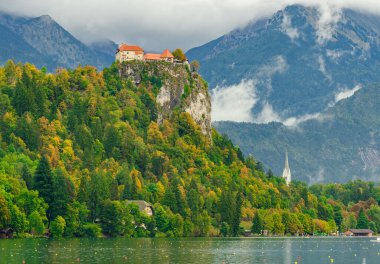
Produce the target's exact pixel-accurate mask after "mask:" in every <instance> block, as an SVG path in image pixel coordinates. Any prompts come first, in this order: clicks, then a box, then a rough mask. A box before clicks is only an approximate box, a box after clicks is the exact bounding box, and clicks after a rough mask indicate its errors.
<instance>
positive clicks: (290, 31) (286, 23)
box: [282, 14, 299, 42]
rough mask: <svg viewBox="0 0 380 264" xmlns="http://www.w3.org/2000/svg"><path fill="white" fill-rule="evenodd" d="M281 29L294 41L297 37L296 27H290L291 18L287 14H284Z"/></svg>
mask: <svg viewBox="0 0 380 264" xmlns="http://www.w3.org/2000/svg"><path fill="white" fill-rule="evenodd" d="M282 31H283V32H284V33H285V34H286V35H288V37H289V38H290V39H291V40H292V42H294V41H295V40H296V39H298V37H299V32H298V29H297V28H293V27H292V20H291V17H289V16H288V15H287V14H284V19H283V21H282Z"/></svg>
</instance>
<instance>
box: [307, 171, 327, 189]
mask: <svg viewBox="0 0 380 264" xmlns="http://www.w3.org/2000/svg"><path fill="white" fill-rule="evenodd" d="M307 177H308V178H309V185H313V184H317V183H323V182H325V169H324V168H322V167H320V168H319V169H318V171H317V172H316V173H315V174H314V175H308V176H307Z"/></svg>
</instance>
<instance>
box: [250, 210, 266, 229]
mask: <svg viewBox="0 0 380 264" xmlns="http://www.w3.org/2000/svg"><path fill="white" fill-rule="evenodd" d="M263 228H264V221H263V218H262V217H261V215H260V214H259V212H258V211H256V213H255V216H254V217H253V219H252V228H251V231H252V233H253V234H261V232H262V230H263Z"/></svg>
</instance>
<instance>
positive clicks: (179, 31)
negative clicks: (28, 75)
mask: <svg viewBox="0 0 380 264" xmlns="http://www.w3.org/2000/svg"><path fill="white" fill-rule="evenodd" d="M290 4H305V5H313V6H316V5H317V6H321V8H320V11H321V12H322V13H323V14H322V15H321V19H320V23H319V25H320V31H319V35H320V39H321V41H322V40H323V39H325V38H328V37H329V36H331V34H332V31H331V29H332V28H331V27H330V26H329V25H331V24H329V23H330V22H331V21H332V22H334V21H336V19H337V17H338V16H337V13H336V10H337V8H341V7H348V8H355V9H361V10H364V11H367V12H371V13H378V14H380V1H378V0H360V1H358V0H328V1H327V0H276V1H267V0H239V1H236V0H223V1H220V0H191V1H189V0H108V1H103V0H80V1H77V0H27V1H26V0H1V1H0V10H2V11H7V12H13V13H17V14H22V15H29V16H40V15H45V14H48V15H51V16H52V17H53V18H54V19H56V20H57V21H58V22H59V23H60V24H61V25H63V26H64V27H65V28H66V29H67V30H68V31H70V32H71V33H73V34H74V36H76V37H78V38H79V39H80V40H82V41H84V42H91V41H96V40H102V39H106V38H108V39H112V40H114V41H116V42H129V43H136V44H139V45H142V46H144V48H146V49H147V50H162V49H163V48H166V47H167V48H170V49H174V48H176V47H182V48H184V49H188V48H192V47H195V46H198V45H201V44H204V43H206V42H208V41H210V40H212V39H215V38H217V37H219V36H221V35H223V34H226V33H227V32H229V31H231V30H233V29H235V28H237V27H241V26H244V25H245V24H247V23H248V22H249V21H251V20H257V19H259V18H263V17H269V16H270V15H272V14H273V13H274V12H276V11H278V10H280V9H283V8H284V7H285V6H286V5H290ZM334 5H335V6H336V8H335V9H333V10H332V11H331V10H329V8H330V6H334ZM334 10H335V11H334Z"/></svg>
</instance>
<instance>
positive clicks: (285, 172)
mask: <svg viewBox="0 0 380 264" xmlns="http://www.w3.org/2000/svg"><path fill="white" fill-rule="evenodd" d="M282 177H283V178H284V179H285V182H286V185H289V184H290V182H291V181H292V173H291V172H290V167H289V160H288V152H287V151H286V152H285V166H284V170H283V172H282Z"/></svg>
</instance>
